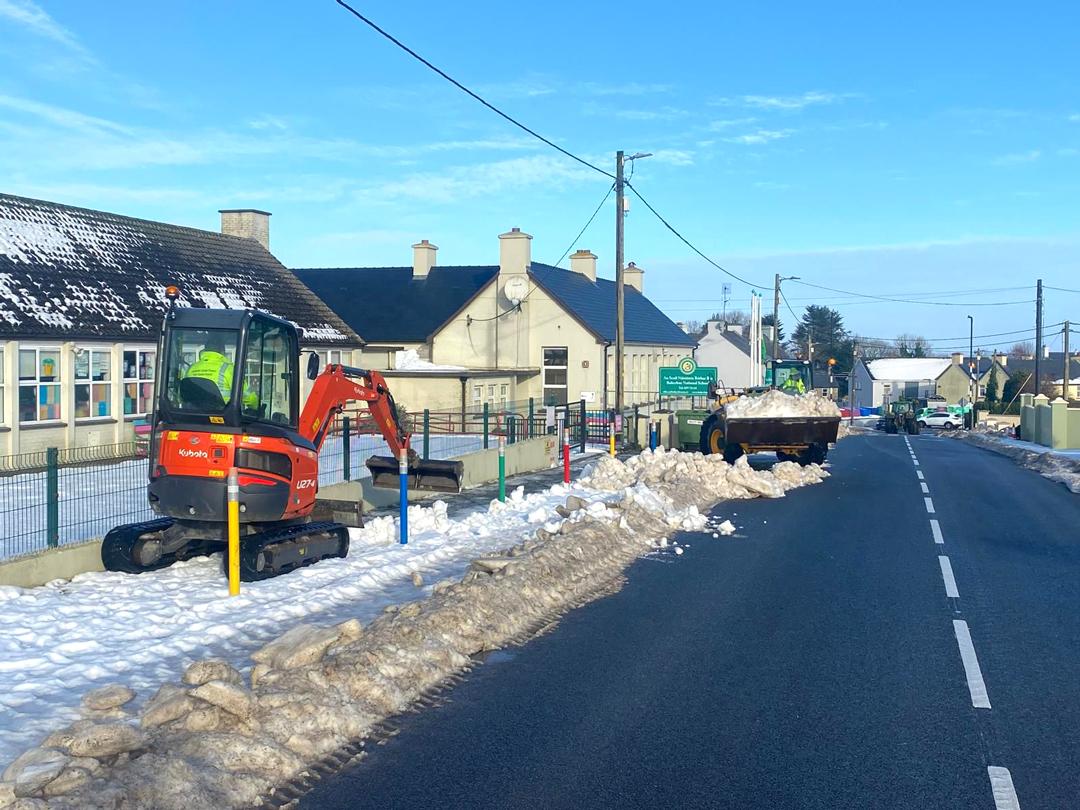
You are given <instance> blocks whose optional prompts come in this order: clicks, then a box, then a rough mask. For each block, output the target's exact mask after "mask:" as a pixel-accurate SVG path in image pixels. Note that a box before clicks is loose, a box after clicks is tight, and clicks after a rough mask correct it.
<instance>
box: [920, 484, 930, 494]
mask: <svg viewBox="0 0 1080 810" xmlns="http://www.w3.org/2000/svg"><path fill="white" fill-rule="evenodd" d="M919 486H920V487H922V491H923V495H929V494H930V487H928V486H927V485H926V482H925V481H924V482H922V483H921V484H919Z"/></svg>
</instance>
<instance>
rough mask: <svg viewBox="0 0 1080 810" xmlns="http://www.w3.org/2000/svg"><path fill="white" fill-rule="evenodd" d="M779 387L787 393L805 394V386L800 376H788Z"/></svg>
mask: <svg viewBox="0 0 1080 810" xmlns="http://www.w3.org/2000/svg"><path fill="white" fill-rule="evenodd" d="M781 388H782V390H783V391H786V392H787V393H789V394H791V393H795V394H805V393H806V386H805V385H804V384H803V381H802V378H800V377H788V378H787V379H786V380H785V381H784V384H783V386H782V387H781Z"/></svg>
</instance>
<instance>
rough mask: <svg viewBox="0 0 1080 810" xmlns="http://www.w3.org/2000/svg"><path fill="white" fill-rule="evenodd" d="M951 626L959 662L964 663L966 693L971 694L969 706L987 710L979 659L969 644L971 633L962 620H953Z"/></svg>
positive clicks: (984, 684)
mask: <svg viewBox="0 0 1080 810" xmlns="http://www.w3.org/2000/svg"><path fill="white" fill-rule="evenodd" d="M952 624H953V632H954V633H956V643H957V645H958V646H959V647H960V660H961V661H963V662H964V673H965V674H966V675H967V685H968V692H970V693H971V705H972V706H974V707H975V708H976V709H989V708H990V698H989V696H988V695H987V694H986V683H985V682H984V681H983V676H982V670H981V669H979V659H978V657H977V656H976V655H975V645H974V644H972V643H971V633H970V631H969V630H968V625H967V622H965V621H964V620H963V619H953V623H952Z"/></svg>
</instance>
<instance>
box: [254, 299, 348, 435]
mask: <svg viewBox="0 0 1080 810" xmlns="http://www.w3.org/2000/svg"><path fill="white" fill-rule="evenodd" d="M296 354H297V352H296V348H295V347H294V346H293V338H292V333H291V332H289V331H288V330H285V329H283V328H282V327H281V326H280V325H279V324H276V323H272V322H270V321H264V320H261V319H256V320H254V321H252V322H251V327H250V328H249V329H248V338H247V354H246V355H245V357H244V384H243V387H242V388H241V391H240V413H241V414H242V415H243V416H246V417H248V418H251V419H264V420H266V421H269V422H273V423H275V424H278V425H294V424H295V423H296V417H295V415H294V414H293V398H292V384H293V378H294V377H295V374H294V373H293V358H294V357H296ZM338 359H339V360H340V353H339V358H338Z"/></svg>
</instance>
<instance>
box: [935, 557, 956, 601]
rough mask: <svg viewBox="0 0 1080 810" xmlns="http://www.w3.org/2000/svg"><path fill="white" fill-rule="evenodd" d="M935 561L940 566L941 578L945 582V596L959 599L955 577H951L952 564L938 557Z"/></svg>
mask: <svg viewBox="0 0 1080 810" xmlns="http://www.w3.org/2000/svg"><path fill="white" fill-rule="evenodd" d="M937 561H938V565H940V566H941V578H942V579H943V580H945V595H946V596H948V597H950V598H952V599H959V598H960V591H958V590H956V577H954V576H953V572H952V563H951V562H949V558H948V557H945V556H939V557H938V558H937Z"/></svg>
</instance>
